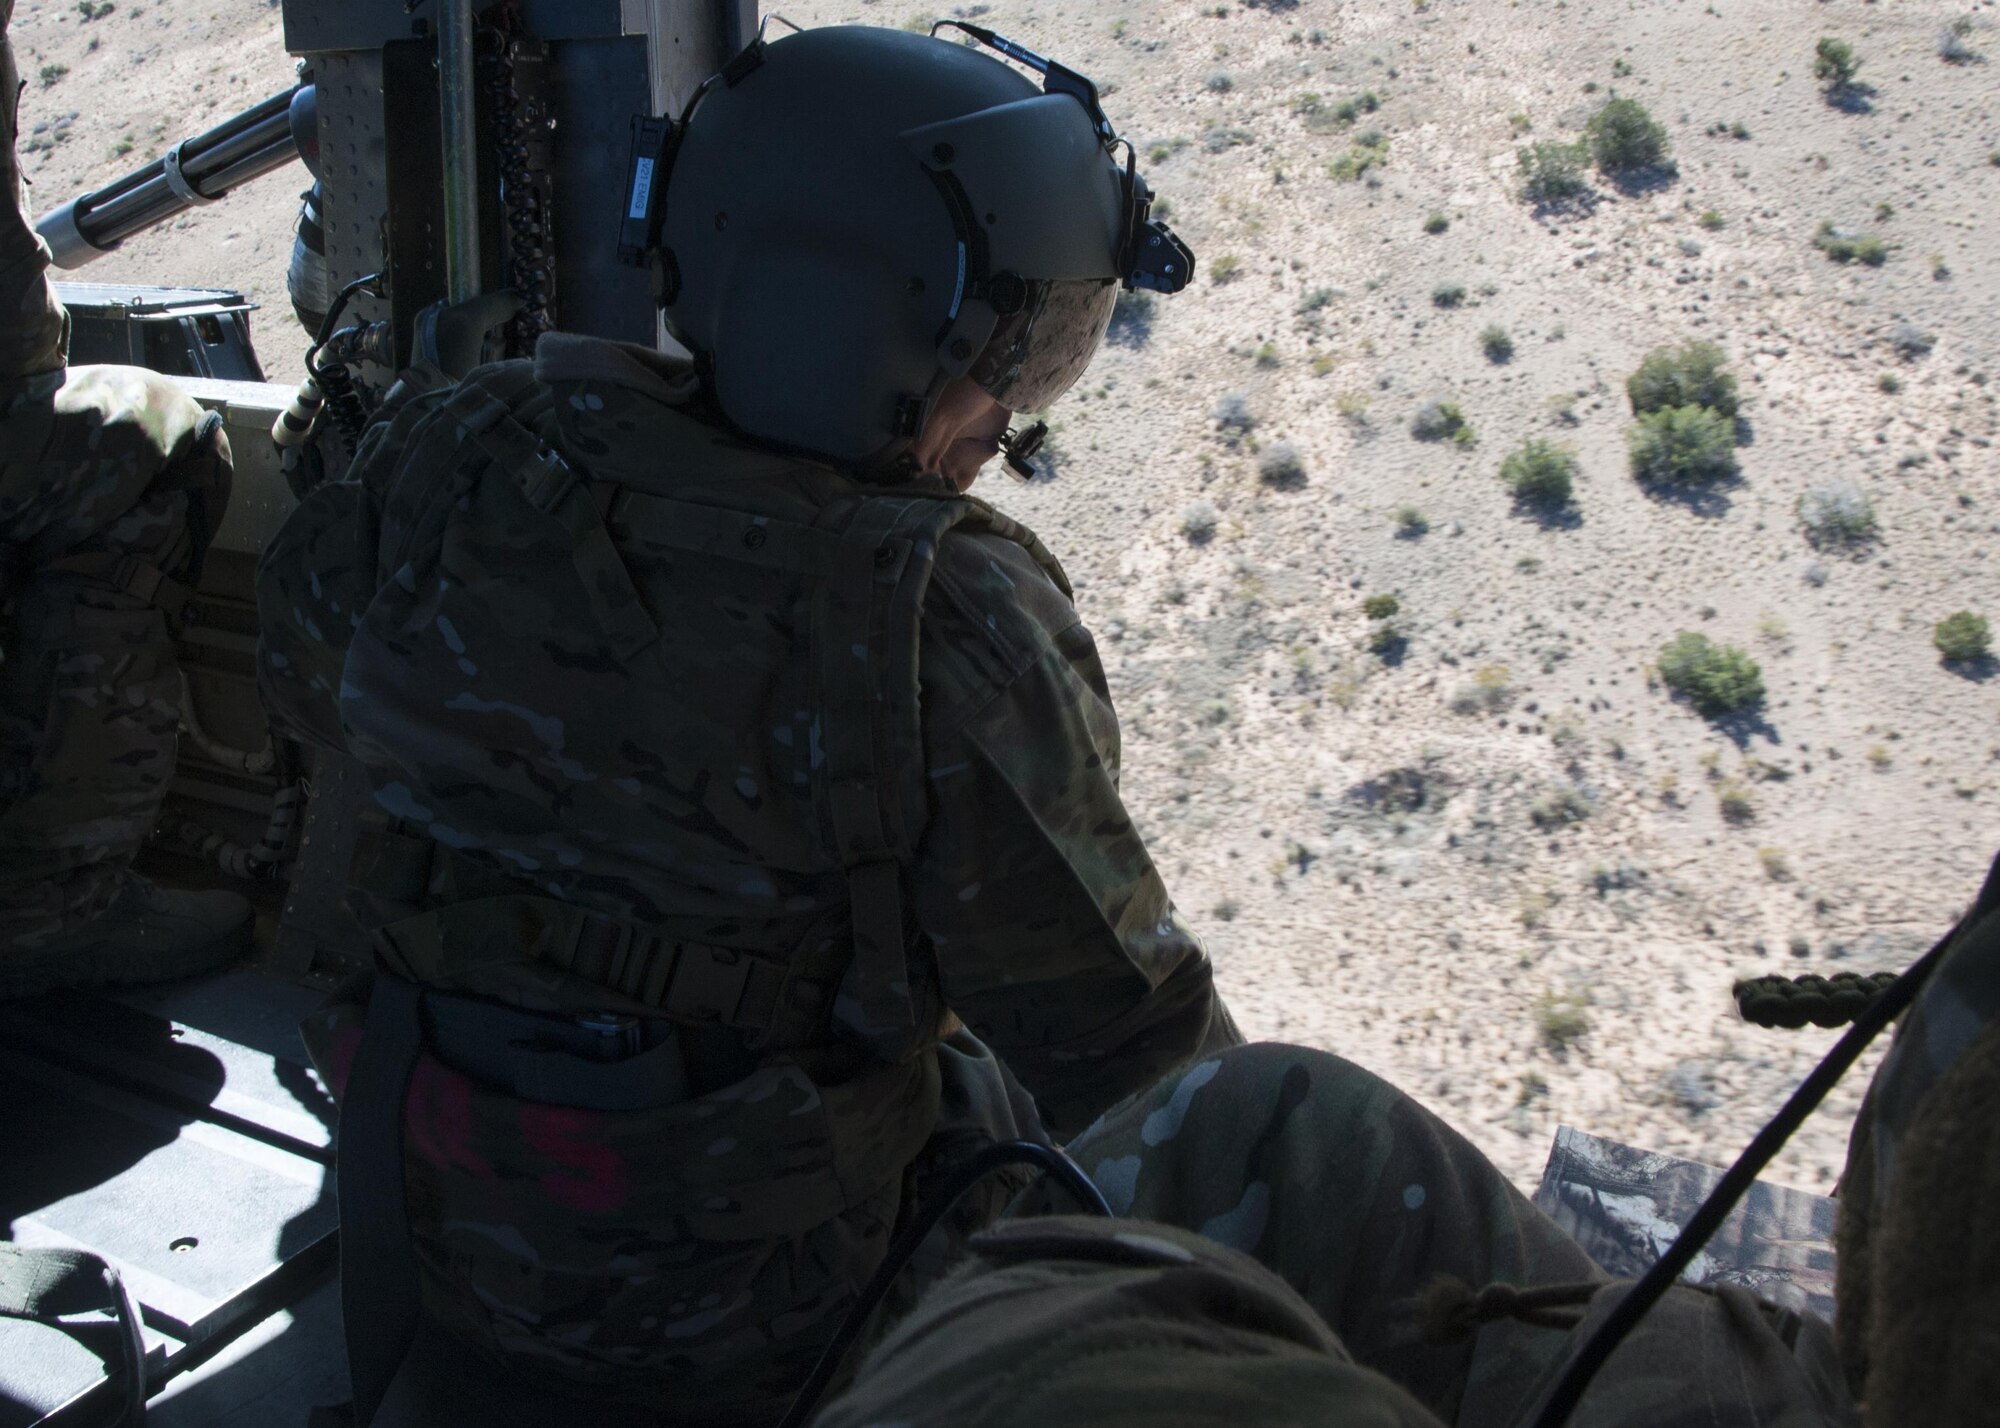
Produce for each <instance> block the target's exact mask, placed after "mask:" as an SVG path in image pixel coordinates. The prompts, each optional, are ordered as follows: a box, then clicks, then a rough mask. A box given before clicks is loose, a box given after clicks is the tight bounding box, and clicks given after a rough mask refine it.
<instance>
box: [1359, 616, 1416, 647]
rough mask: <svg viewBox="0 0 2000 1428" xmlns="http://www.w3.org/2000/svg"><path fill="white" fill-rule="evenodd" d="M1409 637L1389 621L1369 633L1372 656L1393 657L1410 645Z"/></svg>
mask: <svg viewBox="0 0 2000 1428" xmlns="http://www.w3.org/2000/svg"><path fill="white" fill-rule="evenodd" d="M1409 642H1410V641H1409V637H1408V636H1407V635H1405V634H1404V633H1403V632H1402V631H1401V630H1399V629H1397V628H1396V626H1395V625H1393V624H1392V623H1390V622H1389V621H1387V620H1384V621H1383V622H1382V623H1381V624H1379V625H1377V626H1375V627H1374V628H1373V629H1371V630H1369V632H1368V652H1369V653H1370V654H1378V655H1391V654H1394V653H1395V652H1396V651H1398V650H1400V649H1402V648H1403V647H1404V646H1405V645H1407V644H1409Z"/></svg>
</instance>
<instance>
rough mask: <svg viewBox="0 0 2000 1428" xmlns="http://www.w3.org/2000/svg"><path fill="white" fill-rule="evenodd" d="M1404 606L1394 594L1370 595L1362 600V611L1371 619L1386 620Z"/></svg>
mask: <svg viewBox="0 0 2000 1428" xmlns="http://www.w3.org/2000/svg"><path fill="white" fill-rule="evenodd" d="M1402 608H1403V602H1402V601H1400V600H1398V599H1397V598H1396V597H1395V596H1394V595H1370V596H1369V597H1368V598H1367V599H1366V600H1363V601H1362V602H1361V613H1362V614H1364V615H1366V616H1367V617H1368V618H1369V619H1371V620H1386V619H1388V618H1389V617H1390V616H1391V615H1394V614H1396V613H1397V612H1399V611H1400V610H1401V609H1402Z"/></svg>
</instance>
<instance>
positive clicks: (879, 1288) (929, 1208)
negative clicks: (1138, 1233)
mask: <svg viewBox="0 0 2000 1428" xmlns="http://www.w3.org/2000/svg"><path fill="white" fill-rule="evenodd" d="M1009 1165H1037V1166H1040V1167H1041V1168H1042V1170H1043V1171H1044V1172H1045V1173H1047V1174H1048V1175H1050V1176H1052V1177H1054V1179H1055V1181H1056V1183H1057V1184H1059V1185H1061V1186H1062V1187H1063V1189H1065V1190H1067V1191H1069V1193H1070V1194H1071V1195H1072V1196H1074V1197H1075V1199H1076V1201H1077V1203H1078V1204H1080V1205H1082V1206H1083V1207H1084V1208H1085V1209H1086V1210H1088V1211H1090V1212H1091V1213H1092V1214H1093V1215H1101V1216H1103V1217H1104V1218H1105V1219H1107V1220H1108V1219H1112V1218H1114V1217H1113V1215H1112V1213H1111V1206H1110V1205H1109V1204H1108V1203H1107V1202H1106V1201H1105V1198H1104V1195H1103V1193H1102V1192H1101V1191H1100V1190H1098V1188H1097V1186H1096V1185H1095V1184H1093V1183H1092V1181H1091V1178H1090V1177H1089V1176H1088V1175H1085V1174H1084V1173H1083V1168H1082V1167H1081V1166H1079V1165H1078V1164H1077V1163H1076V1162H1075V1161H1074V1160H1071V1159H1070V1158H1069V1157H1068V1156H1067V1155H1065V1154H1064V1153H1063V1152H1062V1151H1061V1150H1059V1149H1057V1148H1056V1147H1055V1146H1052V1145H1044V1144H1042V1143H1041V1142H1039V1141H1032V1140H1010V1141H1003V1142H1001V1143H1000V1144H999V1145H989V1146H987V1147H986V1148H985V1149H984V1150H982V1151H980V1152H979V1153H978V1154H977V1155H975V1156H973V1157H972V1158H971V1159H969V1160H967V1161H966V1162H965V1163H964V1164H963V1165H961V1166H959V1167H958V1168H957V1169H956V1170H954V1171H953V1172H952V1173H951V1176H950V1178H949V1179H947V1180H946V1181H945V1183H944V1184H943V1186H941V1187H940V1188H939V1190H938V1193H937V1194H935V1195H933V1196H932V1197H931V1198H930V1201H929V1202H928V1203H927V1204H925V1205H923V1206H922V1207H921V1208H919V1210H918V1211H917V1215H916V1218H915V1219H913V1220H911V1221H910V1223H909V1224H908V1225H906V1226H904V1227H903V1233H902V1234H900V1235H898V1236H897V1237H896V1242H895V1243H894V1244H892V1245H890V1246H889V1253H888V1254H886V1255H884V1256H883V1258H882V1263H881V1264H879V1265H877V1266H876V1269H875V1273H874V1274H873V1275H872V1276H871V1277H870V1278H869V1280H868V1283H867V1284H866V1285H865V1286H863V1288H862V1290H861V1297H860V1298H859V1299H856V1300H855V1301H854V1307H853V1308H851V1309H849V1310H848V1311H847V1317H846V1318H845V1319H842V1320H841V1321H840V1328H839V1329H838V1330H836V1331H835V1332H834V1336H833V1339H832V1341H831V1342H829V1343H828V1344H827V1346H826V1348H825V1350H824V1351H823V1352H822V1353H821V1354H820V1356H819V1362H818V1363H816V1364H814V1365H813V1371H812V1373H811V1374H810V1375H808V1376H807V1378H806V1381H805V1386H804V1387H803V1388H801V1389H800V1390H799V1392H798V1396H797V1397H795V1398H794V1399H793V1400H792V1406H791V1407H790V1408H788V1409H786V1410H785V1416H784V1418H783V1419H781V1420H780V1421H779V1424H778V1428H802V1426H803V1425H804V1423H805V1421H806V1420H807V1419H808V1418H810V1417H811V1416H812V1412H813V1410H814V1409H815V1408H817V1407H818V1406H819V1401H820V1399H821V1397H822V1396H824V1395H825V1393H826V1390H827V1385H828V1384H830V1383H832V1382H833V1376H834V1375H835V1374H836V1373H838V1372H840V1365H841V1363H842V1362H843V1361H844V1360H845V1359H846V1358H847V1355H848V1353H849V1351H850V1350H852V1349H853V1347H854V1344H855V1341H856V1340H857V1339H859V1338H860V1337H861V1331H862V1330H863V1329H865V1328H867V1326H868V1321H869V1319H871V1318H872V1317H874V1314H875V1310H876V1308H877V1307H878V1306H879V1305H880V1304H881V1302H882V1300H883V1297H884V1296H886V1295H887V1294H888V1292H889V1286H890V1285H892V1284H894V1283H895V1282H896V1276H897V1275H899V1274H901V1273H902V1272H903V1267H904V1266H905V1265H907V1264H908V1263H909V1262H910V1256H911V1255H913V1254H915V1253H916V1252H917V1246H918V1245H920V1244H922V1243H923V1242H924V1237H925V1236H926V1235H928V1234H929V1233H930V1232H931V1231H932V1230H934V1229H936V1228H937V1224H938V1221H940V1220H942V1219H943V1218H944V1217H945V1215H946V1214H948V1213H949V1212H950V1210H951V1207H952V1206H954V1205H956V1204H957V1203H958V1202H959V1201H960V1200H962V1199H963V1198H964V1197H965V1194H966V1192H967V1191H968V1190H970V1189H972V1187H973V1186H975V1185H977V1184H978V1183H979V1182H980V1181H982V1180H984V1179H985V1178H986V1177H987V1176H989V1175H991V1174H992V1173H993V1172H994V1171H996V1170H999V1169H1002V1168H1003V1167H1005V1166H1009Z"/></svg>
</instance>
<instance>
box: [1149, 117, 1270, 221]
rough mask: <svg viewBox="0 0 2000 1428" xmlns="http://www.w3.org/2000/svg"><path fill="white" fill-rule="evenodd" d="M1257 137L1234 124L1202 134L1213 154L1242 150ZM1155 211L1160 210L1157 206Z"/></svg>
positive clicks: (1216, 127)
mask: <svg viewBox="0 0 2000 1428" xmlns="http://www.w3.org/2000/svg"><path fill="white" fill-rule="evenodd" d="M1256 138H1257V136H1256V135H1255V134H1253V133H1251V132H1250V131H1249V130H1248V129H1243V128H1239V127H1238V126H1236V125H1234V124H1211V125H1209V126H1208V128H1207V129H1206V130H1204V131H1203V132H1202V136H1201V146H1202V148H1203V149H1205V150H1207V151H1208V152H1209V153H1211V154H1226V153H1228V152H1229V151H1230V150H1231V149H1240V148H1242V147H1243V146H1244V145H1245V144H1249V143H1254V142H1255V141H1256ZM1153 207H1154V211H1155V212H1157V211H1158V210H1159V205H1158V204H1155V205H1154V206H1153Z"/></svg>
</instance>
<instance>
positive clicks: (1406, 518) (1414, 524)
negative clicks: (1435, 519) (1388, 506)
mask: <svg viewBox="0 0 2000 1428" xmlns="http://www.w3.org/2000/svg"><path fill="white" fill-rule="evenodd" d="M1393 519H1394V520H1395V522H1396V534H1397V535H1399V536H1402V537H1404V538H1405V539H1406V540H1415V539H1416V538H1417V537H1419V536H1421V535H1425V534H1427V533H1428V532H1429V531H1430V528H1431V521H1430V517H1429V516H1426V515H1425V514H1424V513H1423V512H1422V511H1420V510H1418V509H1417V508H1416V507H1415V506H1398V507H1397V508H1396V514H1395V516H1394V518H1393Z"/></svg>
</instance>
